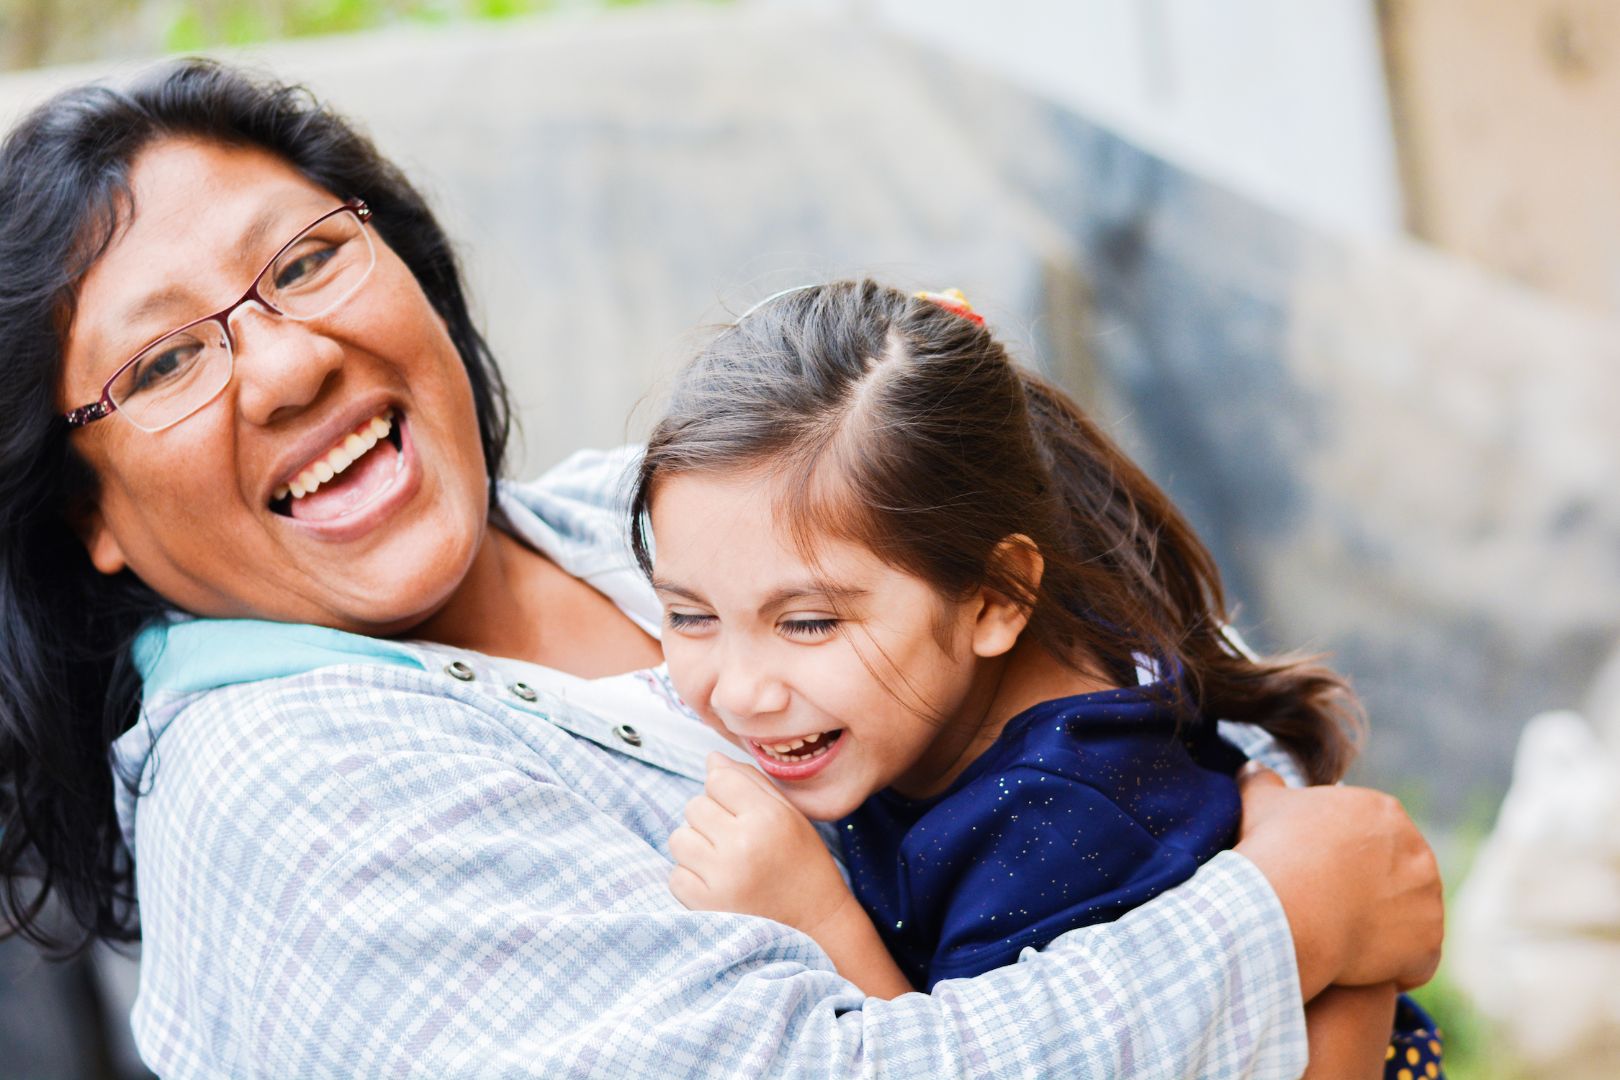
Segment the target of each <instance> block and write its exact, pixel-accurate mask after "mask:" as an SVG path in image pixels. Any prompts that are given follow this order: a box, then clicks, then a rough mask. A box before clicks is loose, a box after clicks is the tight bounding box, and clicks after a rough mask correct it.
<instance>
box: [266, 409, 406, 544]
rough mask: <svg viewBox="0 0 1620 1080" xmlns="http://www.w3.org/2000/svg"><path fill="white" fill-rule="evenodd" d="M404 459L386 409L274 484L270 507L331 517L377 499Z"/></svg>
mask: <svg viewBox="0 0 1620 1080" xmlns="http://www.w3.org/2000/svg"><path fill="white" fill-rule="evenodd" d="M404 465H405V454H404V447H403V444H402V442H401V436H400V425H399V424H398V423H396V422H395V418H394V410H393V409H385V410H383V411H382V412H381V413H379V414H378V415H376V416H373V417H372V418H371V419H369V420H367V421H365V422H364V423H362V424H360V425H359V426H358V427H356V428H355V429H354V430H353V431H351V432H349V433H348V434H347V435H345V436H344V437H343V438H341V439H339V440H338V441H337V443H335V444H334V445H333V446H332V448H331V449H329V450H327V451H326V453H324V454H322V455H321V456H320V457H318V458H316V459H314V460H313V461H311V462H310V463H309V464H307V465H305V466H304V467H303V469H301V470H299V473H298V475H297V476H295V477H293V478H292V479H291V480H290V481H288V482H287V483H286V484H283V485H282V486H281V487H279V488H277V489H276V491H275V494H274V495H273V496H272V498H271V501H270V509H271V511H272V512H274V513H277V514H281V515H283V516H285V517H290V518H295V519H297V520H299V521H331V520H333V519H335V518H340V517H344V516H345V515H348V514H352V513H354V512H355V511H357V510H360V509H362V508H364V507H365V506H366V504H368V503H370V502H372V501H373V500H375V499H376V498H377V497H378V496H379V495H381V494H382V493H383V492H384V491H385V490H387V489H388V488H389V487H390V486H391V485H392V483H393V482H394V480H396V479H397V478H398V475H399V473H400V471H401V470H402V469H403V468H404Z"/></svg>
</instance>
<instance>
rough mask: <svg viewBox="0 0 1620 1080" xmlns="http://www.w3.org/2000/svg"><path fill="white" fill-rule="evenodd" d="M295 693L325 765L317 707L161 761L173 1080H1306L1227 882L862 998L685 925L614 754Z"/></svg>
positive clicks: (724, 932)
mask: <svg viewBox="0 0 1620 1080" xmlns="http://www.w3.org/2000/svg"><path fill="white" fill-rule="evenodd" d="M306 693H307V698H306V701H307V702H320V703H321V705H322V707H323V709H324V714H323V715H324V718H323V721H322V722H323V723H325V724H326V725H327V726H328V728H329V729H330V731H329V733H328V734H326V735H323V736H322V737H320V738H305V737H303V735H302V734H300V735H299V736H297V737H293V736H289V735H288V734H287V732H288V731H289V730H290V729H296V728H297V727H298V725H299V724H301V723H305V721H306V719H307V717H308V715H309V705H308V704H306V705H305V706H304V711H303V712H300V713H298V714H297V715H292V714H287V713H283V712H277V711H276V709H275V707H274V706H273V703H266V701H265V700H264V698H262V697H257V696H253V694H252V693H251V692H250V691H249V690H244V691H242V693H241V694H239V695H237V696H235V697H232V698H225V697H224V696H223V695H218V696H216V697H215V700H216V701H221V700H224V701H229V702H230V703H231V707H230V709H229V712H228V713H227V711H226V710H225V709H224V708H223V707H221V708H220V710H219V711H220V715H219V716H218V717H216V718H215V720H214V722H213V724H212V725H211V726H210V727H209V728H208V729H207V730H206V731H199V732H194V733H193V734H192V735H191V738H190V740H189V742H175V741H172V740H169V739H166V742H168V746H167V752H166V755H165V757H164V760H163V761H162V763H161V767H160V768H159V769H158V772H157V776H156V781H155V785H154V788H153V791H152V792H151V794H150V797H149V798H143V800H142V803H143V808H142V809H141V810H140V811H139V813H140V814H141V815H145V816H144V819H142V818H138V819H137V821H138V828H139V829H140V835H139V843H140V845H141V860H142V861H141V871H142V874H143V877H142V900H143V921H146V922H147V923H148V927H149V933H148V940H147V943H146V949H147V957H146V961H147V962H149V963H150V964H151V965H152V966H153V971H152V972H149V973H144V974H143V989H142V996H143V998H144V999H146V1000H145V1002H144V1004H142V1005H141V1006H139V1007H138V1010H137V1012H138V1021H139V1023H138V1030H139V1031H141V1032H144V1035H143V1037H142V1041H141V1046H142V1051H143V1054H146V1055H147V1056H148V1058H149V1060H150V1061H151V1063H152V1064H153V1065H154V1067H157V1068H158V1069H159V1070H160V1071H161V1072H162V1074H163V1075H165V1076H172V1077H177V1078H182V1080H183V1078H184V1077H187V1076H204V1075H222V1074H223V1075H230V1076H239V1077H265V1078H271V1077H275V1078H280V1077H288V1076H298V1077H310V1078H321V1077H352V1076H378V1077H385V1076H413V1077H415V1076H419V1077H435V1078H452V1077H479V1078H483V1077H529V1076H534V1077H554V1076H581V1077H587V1076H600V1077H613V1078H620V1077H627V1076H658V1077H671V1078H679V1077H714V1076H806V1077H855V1076H869V1075H871V1076H875V1075H881V1076H888V1077H899V1078H910V1077H915V1078H924V1077H926V1078H929V1080H933V1078H936V1077H953V1076H963V1077H966V1076H974V1077H983V1076H1066V1077H1079V1078H1102V1077H1114V1078H1129V1077H1183V1076H1188V1077H1190V1076H1198V1077H1294V1076H1297V1075H1298V1074H1299V1073H1300V1071H1302V1069H1303V1067H1304V1061H1305V1056H1304V1050H1305V1039H1304V1029H1303V1018H1302V1011H1301V1008H1300V1005H1299V990H1298V985H1297V978H1296V974H1295V961H1294V956H1293V951H1292V942H1291V937H1290V934H1289V930H1288V926H1287V923H1286V920H1285V918H1284V916H1283V914H1282V911H1281V908H1280V905H1279V904H1278V903H1277V900H1276V898H1275V896H1274V895H1273V893H1272V892H1271V890H1270V888H1269V886H1268V885H1267V884H1266V882H1265V880H1264V878H1263V877H1262V876H1261V875H1260V874H1259V872H1258V871H1257V870H1256V869H1255V868H1254V867H1253V866H1252V865H1251V864H1249V863H1248V862H1247V861H1246V860H1244V859H1243V858H1242V857H1241V856H1238V855H1236V854H1234V853H1227V854H1223V855H1221V856H1219V857H1218V858H1216V859H1215V860H1214V861H1212V862H1210V863H1208V864H1206V865H1205V866H1204V867H1203V868H1202V869H1201V870H1200V871H1199V872H1198V873H1197V875H1195V877H1194V878H1193V879H1192V880H1191V881H1189V882H1187V883H1186V884H1185V885H1182V886H1180V887H1178V888H1176V889H1173V890H1171V891H1170V892H1168V893H1166V894H1164V895H1163V896H1161V897H1160V898H1158V899H1157V900H1155V901H1153V902H1152V903H1149V904H1147V905H1144V906H1143V907H1141V908H1138V909H1137V910H1135V911H1133V912H1131V913H1129V914H1127V915H1126V916H1125V917H1124V918H1122V919H1120V920H1119V921H1117V922H1114V923H1109V924H1106V925H1101V926H1096V927H1091V928H1087V929H1085V930H1080V931H1075V932H1072V933H1070V934H1067V935H1064V936H1063V937H1061V938H1059V939H1057V940H1056V941H1054V942H1053V943H1052V944H1051V945H1050V946H1048V947H1047V948H1046V949H1044V950H1042V951H1039V952H1036V951H1033V950H1030V951H1026V952H1025V954H1024V955H1023V956H1022V957H1021V958H1020V962H1019V963H1016V964H1013V965H1010V966H1008V967H1005V968H1001V969H999V970H996V971H993V972H990V973H987V974H985V975H982V976H979V977H977V978H973V979H964V980H956V981H951V982H948V983H944V984H941V985H940V986H939V987H937V988H936V990H935V992H934V993H933V994H931V995H923V994H910V995H906V996H905V997H902V998H899V999H897V1000H894V1001H883V1000H880V999H875V998H874V999H863V998H862V996H861V995H860V993H859V991H858V990H857V989H856V988H855V987H854V986H852V985H851V984H850V983H848V982H846V981H845V980H843V979H842V978H840V977H839V976H838V975H837V973H836V972H835V971H834V970H833V968H832V965H831V963H830V962H829V961H828V959H827V958H826V956H825V954H823V953H822V952H821V951H820V949H819V948H818V947H817V946H816V945H815V944H814V942H812V941H811V940H810V939H809V938H808V937H806V936H804V935H802V934H800V933H798V932H797V931H794V930H792V929H790V928H788V927H785V926H782V925H779V924H776V923H772V922H769V921H767V920H764V919H758V918H752V917H748V916H741V915H728V914H722V913H709V912H690V911H687V910H685V909H684V908H682V907H681V906H680V905H679V904H678V903H677V902H676V901H675V900H674V899H673V898H672V897H671V896H670V895H669V892H668V887H667V876H668V872H669V869H670V863H669V861H668V858H667V853H666V852H665V851H663V850H661V849H660V847H659V846H658V845H659V843H660V842H661V841H655V840H649V839H648V837H650V836H653V835H654V833H655V831H654V830H653V829H651V828H648V827H646V826H645V825H644V824H643V825H638V824H637V821H638V819H646V820H651V819H652V818H654V817H656V816H657V815H660V814H664V813H666V812H667V811H665V810H664V809H663V808H662V807H661V806H657V807H655V806H652V805H651V803H652V801H653V800H650V799H649V798H648V797H647V795H646V791H647V785H648V784H649V783H652V782H655V781H656V780H657V779H658V777H657V770H654V769H649V767H647V766H645V765H642V764H639V763H633V762H628V761H627V760H618V761H615V760H612V759H616V758H617V755H611V754H608V752H606V751H601V752H600V754H601V755H603V756H605V759H606V760H599V756H598V752H597V751H595V750H591V751H589V752H588V753H586V752H581V753H580V754H577V755H575V756H573V757H571V758H569V759H568V760H567V761H566V762H563V763H562V764H555V765H551V764H547V763H546V759H545V758H544V757H543V756H541V755H529V756H526V757H525V756H520V755H514V754H509V753H503V752H502V749H501V746H500V739H499V736H498V734H491V735H489V737H487V738H486V737H484V736H482V735H479V734H478V731H479V730H480V728H479V725H480V724H482V723H483V720H481V719H480V718H478V717H477V716H474V717H473V718H472V719H470V720H467V721H465V722H462V723H460V727H459V728H458V729H457V730H456V731H455V732H447V731H445V730H439V731H433V732H428V733H424V732H423V731H422V730H421V724H420V721H419V720H416V719H412V718H411V717H410V716H409V715H408V714H404V713H401V714H399V715H385V714H384V713H383V712H381V711H380V710H377V707H376V706H375V705H374V704H372V701H373V699H372V698H371V697H367V696H356V697H352V698H341V697H339V696H337V693H336V691H335V690H334V689H333V688H332V687H331V686H326V685H320V684H316V685H312V686H311V687H310V688H308V690H307V691H306ZM261 709H267V710H269V711H267V712H264V713H263V714H259V712H258V710H261ZM368 710H373V711H375V712H376V714H375V715H372V714H371V713H370V712H368ZM488 727H489V730H490V731H491V732H495V731H496V725H495V724H494V723H493V721H491V722H490V724H489V725H488ZM227 733H228V735H229V738H226V737H225V736H226V735H227ZM200 734H201V735H207V736H209V738H199V737H198V736H199V735H200ZM174 735H175V731H173V730H171V732H170V736H174ZM215 736H218V738H215ZM224 743H229V744H231V745H233V746H235V749H233V750H232V751H231V752H230V753H229V754H226V753H224V752H223V751H221V750H220V749H219V747H220V746H221V745H222V744H224ZM558 760H560V759H558ZM586 770H589V771H586ZM683 782H684V781H683ZM638 800H639V802H638ZM641 803H646V804H647V805H645V806H643V805H641ZM677 805H678V803H677ZM658 835H663V834H661V833H660V834H658ZM160 973H161V980H162V985H164V986H166V987H168V989H167V990H166V991H165V993H163V994H159V993H158V992H157V990H156V987H157V986H158V985H159V975H160ZM208 973H217V975H209V974H208ZM147 975H151V976H152V983H151V985H150V986H149V985H148V979H147ZM210 980H211V981H210ZM182 1035H183V1038H182Z"/></svg>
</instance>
